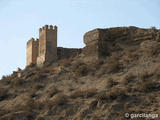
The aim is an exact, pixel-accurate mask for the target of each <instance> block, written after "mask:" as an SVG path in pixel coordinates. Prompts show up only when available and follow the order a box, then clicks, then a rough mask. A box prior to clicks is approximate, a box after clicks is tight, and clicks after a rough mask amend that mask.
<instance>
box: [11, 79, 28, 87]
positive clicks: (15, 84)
mask: <svg viewBox="0 0 160 120" xmlns="http://www.w3.org/2000/svg"><path fill="white" fill-rule="evenodd" d="M24 83H25V80H24V79H22V78H15V79H13V80H12V82H11V85H12V86H13V87H20V86H22V85H24Z"/></svg>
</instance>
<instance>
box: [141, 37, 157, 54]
mask: <svg viewBox="0 0 160 120" xmlns="http://www.w3.org/2000/svg"><path fill="white" fill-rule="evenodd" d="M141 49H142V51H143V52H144V55H145V56H148V57H153V56H155V55H158V54H159V53H160V44H159V43H158V42H157V41H151V40H147V41H144V42H142V43H141Z"/></svg>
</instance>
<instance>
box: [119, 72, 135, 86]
mask: <svg viewBox="0 0 160 120" xmlns="http://www.w3.org/2000/svg"><path fill="white" fill-rule="evenodd" d="M133 78H134V75H133V74H132V73H128V74H126V75H125V76H124V78H123V80H122V84H123V85H128V84H129V82H131V81H132V80H133Z"/></svg>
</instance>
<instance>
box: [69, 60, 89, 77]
mask: <svg viewBox="0 0 160 120" xmlns="http://www.w3.org/2000/svg"><path fill="white" fill-rule="evenodd" d="M72 70H73V72H74V74H75V75H76V76H85V75H87V74H88V72H89V69H88V66H87V65H86V64H84V63H83V62H81V61H77V62H75V63H73V65H72Z"/></svg>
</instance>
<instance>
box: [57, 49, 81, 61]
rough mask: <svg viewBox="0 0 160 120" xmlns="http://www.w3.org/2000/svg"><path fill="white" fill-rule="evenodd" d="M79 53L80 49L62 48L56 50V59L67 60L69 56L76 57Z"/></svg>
mask: <svg viewBox="0 0 160 120" xmlns="http://www.w3.org/2000/svg"><path fill="white" fill-rule="evenodd" d="M79 53H81V49H76V48H63V47H58V48H57V56H58V59H63V58H69V57H71V56H76V55H77V54H79Z"/></svg>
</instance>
